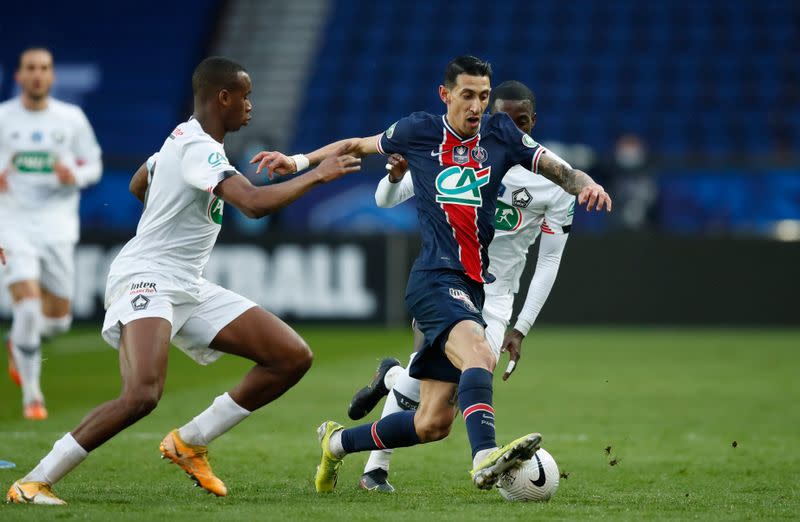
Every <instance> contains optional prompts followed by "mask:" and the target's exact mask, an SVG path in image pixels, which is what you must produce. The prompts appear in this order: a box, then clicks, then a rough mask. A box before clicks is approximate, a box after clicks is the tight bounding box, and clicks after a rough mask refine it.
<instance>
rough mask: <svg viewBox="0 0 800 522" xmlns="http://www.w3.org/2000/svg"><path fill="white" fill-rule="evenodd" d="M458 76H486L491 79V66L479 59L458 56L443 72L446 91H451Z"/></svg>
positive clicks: (469, 56)
mask: <svg viewBox="0 0 800 522" xmlns="http://www.w3.org/2000/svg"><path fill="white" fill-rule="evenodd" d="M459 74H468V75H470V76H488V77H489V79H490V80H491V79H492V65H491V64H490V63H489V62H485V61H483V60H481V59H480V58H476V57H475V56H471V55H464V56H459V57H458V58H456V59H455V60H453V61H451V62H450V63H448V64H447V67H446V68H445V70H444V85H445V87H447V88H448V89H452V88H453V87H455V85H456V79H457V78H458V75H459Z"/></svg>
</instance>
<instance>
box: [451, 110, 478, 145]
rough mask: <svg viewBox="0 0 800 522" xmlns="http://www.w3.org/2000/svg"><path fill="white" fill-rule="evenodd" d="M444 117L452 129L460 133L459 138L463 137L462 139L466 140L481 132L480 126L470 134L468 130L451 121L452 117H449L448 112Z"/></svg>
mask: <svg viewBox="0 0 800 522" xmlns="http://www.w3.org/2000/svg"><path fill="white" fill-rule="evenodd" d="M444 119H445V121H446V122H447V125H448V126H449V127H450V128H451V129H452V130H454V131H455V132H456V134H457V135H458V137H459V138H461V139H462V140H466V139H469V138H473V137H475V136H477V135H478V133H479V132H480V127H479V128H478V130H476V131H475V132H473V133H472V134H470V133H469V132H468V131H465V130H462V129H459V128H458V127H456V126H455V125H453V124H452V123H451V120H450V117H449V116H448V115H447V114H445V115H444Z"/></svg>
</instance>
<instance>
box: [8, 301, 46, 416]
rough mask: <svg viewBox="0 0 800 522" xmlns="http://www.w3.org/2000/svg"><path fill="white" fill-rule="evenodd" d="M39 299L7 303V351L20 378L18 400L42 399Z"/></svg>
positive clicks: (24, 402)
mask: <svg viewBox="0 0 800 522" xmlns="http://www.w3.org/2000/svg"><path fill="white" fill-rule="evenodd" d="M41 309H42V302H41V300H40V299H36V298H32V299H23V300H21V301H19V302H17V303H14V304H13V305H11V311H12V322H11V335H10V338H11V352H12V353H13V354H14V362H15V363H16V365H17V371H19V374H20V377H21V378H22V403H23V404H29V403H31V402H33V401H44V396H43V395H42V389H41V387H40V384H39V377H40V375H41V372H42V351H41V347H40V344H41V336H40V333H39V332H40V331H41V320H42V312H41Z"/></svg>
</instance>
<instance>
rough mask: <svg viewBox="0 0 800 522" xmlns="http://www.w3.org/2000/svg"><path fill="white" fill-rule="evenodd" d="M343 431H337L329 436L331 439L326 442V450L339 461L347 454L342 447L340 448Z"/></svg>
mask: <svg viewBox="0 0 800 522" xmlns="http://www.w3.org/2000/svg"><path fill="white" fill-rule="evenodd" d="M343 431H344V430H339V431H337V432H336V433H334V434H333V435H331V438H330V439H329V440H328V449H329V450H330V452H331V453H333V456H334V457H336V458H337V459H341V458H342V457H344V456H345V455H347V452H346V451H345V450H344V446H342V432H343Z"/></svg>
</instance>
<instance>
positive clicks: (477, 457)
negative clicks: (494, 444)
mask: <svg viewBox="0 0 800 522" xmlns="http://www.w3.org/2000/svg"><path fill="white" fill-rule="evenodd" d="M496 449H497V448H488V449H484V450H480V451H479V452H478V453H476V454H475V456H474V457H472V469H475V467H476V466H477V465H478V463H480V461H482V460H483V459H485V458H486V457H487V456H489V453H491V452H493V451H494V450H496Z"/></svg>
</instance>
